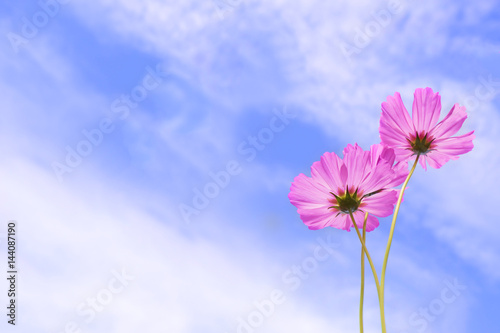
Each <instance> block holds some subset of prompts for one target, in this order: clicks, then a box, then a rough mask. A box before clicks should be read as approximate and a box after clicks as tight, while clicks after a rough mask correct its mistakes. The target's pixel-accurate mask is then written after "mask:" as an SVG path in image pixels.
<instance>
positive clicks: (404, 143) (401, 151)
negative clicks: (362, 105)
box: [380, 88, 474, 169]
mask: <svg viewBox="0 0 500 333" xmlns="http://www.w3.org/2000/svg"><path fill="white" fill-rule="evenodd" d="M440 113H441V96H439V93H438V92H436V93H434V92H433V91H432V89H431V88H425V89H422V88H418V89H416V90H415V95H414V100H413V108H412V117H411V118H410V115H409V114H408V111H407V110H406V108H405V106H404V105H403V101H402V99H401V95H400V94H399V93H395V94H394V96H389V97H387V101H386V102H384V103H382V117H381V118H380V138H381V140H382V143H383V144H385V145H387V146H389V147H391V148H393V149H394V152H395V154H396V159H397V161H408V160H409V159H410V158H411V157H412V156H414V155H418V156H419V159H420V164H421V165H422V167H423V168H424V169H427V163H429V165H430V166H431V167H433V168H436V169H439V168H440V167H442V166H443V165H444V164H445V163H446V162H448V161H449V160H450V159H451V160H456V159H458V157H459V155H461V154H465V153H467V152H469V151H471V150H472V148H473V147H474V145H473V144H472V140H473V139H474V131H472V132H469V133H467V134H464V135H459V136H453V135H455V134H456V133H457V132H458V130H459V129H460V128H461V127H462V124H463V123H464V121H465V119H466V118H467V113H466V112H465V107H463V106H460V105H458V104H455V105H454V106H453V107H452V108H451V110H450V112H448V114H447V115H446V117H444V119H443V120H441V121H440V122H439V123H438V119H439V115H440Z"/></svg>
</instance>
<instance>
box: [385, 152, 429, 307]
mask: <svg viewBox="0 0 500 333" xmlns="http://www.w3.org/2000/svg"><path fill="white" fill-rule="evenodd" d="M419 157H420V153H419V154H417V158H416V159H415V162H414V163H413V166H412V167H411V170H410V173H409V174H408V177H406V180H405V182H404V183H403V186H402V187H401V191H400V192H399V197H398V201H397V202H396V208H395V209H394V215H392V225H391V231H390V232H389V240H388V241H387V248H386V250H385V256H384V263H383V264H382V275H381V280H380V287H381V296H382V306H384V286H385V271H386V269H387V260H388V259H389V251H390V250H391V244H392V237H393V236H394V228H395V227H396V219H397V218H398V213H399V207H400V206H401V201H403V194H404V192H405V188H406V185H408V182H409V181H410V178H411V175H413V171H415V167H416V166H417V162H418V158H419Z"/></svg>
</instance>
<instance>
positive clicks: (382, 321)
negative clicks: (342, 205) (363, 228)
mask: <svg viewBox="0 0 500 333" xmlns="http://www.w3.org/2000/svg"><path fill="white" fill-rule="evenodd" d="M349 215H350V216H351V220H352V224H353V225H354V228H355V229H356V233H357V234H358V238H359V241H360V242H361V246H362V247H363V250H364V251H365V254H366V258H367V259H368V262H369V263H370V267H371V269H372V272H373V279H374V280H375V284H376V286H377V295H378V303H379V306H380V321H381V324H382V333H386V330H385V314H384V303H383V299H382V294H381V291H382V290H381V289H380V283H379V280H378V276H377V271H376V270H375V266H374V265H373V261H372V258H371V256H370V253H369V252H368V249H367V248H366V245H365V241H364V240H363V237H362V236H361V233H360V232H359V228H358V225H357V224H356V221H355V220H354V216H353V215H352V211H350V210H349Z"/></svg>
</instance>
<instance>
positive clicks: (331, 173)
mask: <svg viewBox="0 0 500 333" xmlns="http://www.w3.org/2000/svg"><path fill="white" fill-rule="evenodd" d="M341 165H342V160H341V159H340V158H339V157H338V156H337V155H336V154H335V153H324V154H323V156H321V160H320V161H317V162H314V163H313V165H312V167H311V176H312V178H313V179H314V180H315V181H317V182H319V183H321V184H323V185H324V186H325V187H327V188H329V189H330V190H331V192H333V193H335V194H336V195H338V194H339V193H338V188H339V187H340V186H341V184H342V180H341V177H340V167H341Z"/></svg>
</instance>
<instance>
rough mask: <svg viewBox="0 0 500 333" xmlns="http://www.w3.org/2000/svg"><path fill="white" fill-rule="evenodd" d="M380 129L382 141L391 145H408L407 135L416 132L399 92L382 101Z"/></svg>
mask: <svg viewBox="0 0 500 333" xmlns="http://www.w3.org/2000/svg"><path fill="white" fill-rule="evenodd" d="M379 129H380V137H381V139H382V143H385V144H387V145H389V146H404V145H406V144H407V141H406V136H407V135H408V134H410V133H413V132H415V129H414V126H413V123H412V121H411V118H410V116H409V114H408V111H407V110H406V108H405V106H404V104H403V100H402V99H401V95H400V94H399V93H398V92H397V93H395V94H394V96H389V97H387V101H386V102H383V103H382V116H381V117H380V127H379Z"/></svg>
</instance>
